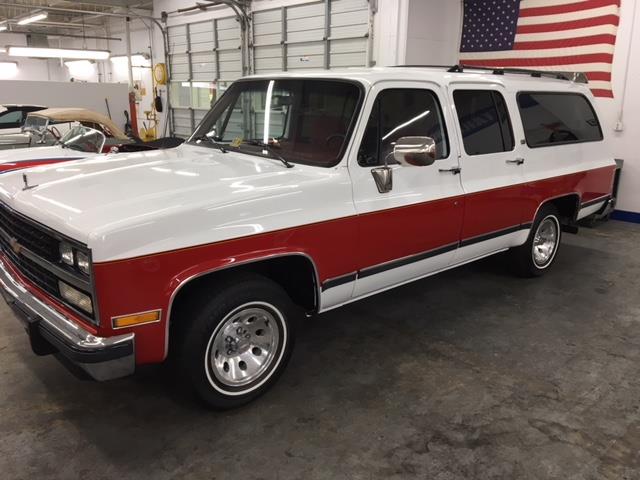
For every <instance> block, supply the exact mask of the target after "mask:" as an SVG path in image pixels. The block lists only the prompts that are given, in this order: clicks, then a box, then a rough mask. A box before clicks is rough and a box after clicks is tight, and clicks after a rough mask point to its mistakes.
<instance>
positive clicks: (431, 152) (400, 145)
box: [393, 137, 438, 167]
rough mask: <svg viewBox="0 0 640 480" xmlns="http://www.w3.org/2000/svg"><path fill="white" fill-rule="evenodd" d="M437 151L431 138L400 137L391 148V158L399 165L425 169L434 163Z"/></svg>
mask: <svg viewBox="0 0 640 480" xmlns="http://www.w3.org/2000/svg"><path fill="white" fill-rule="evenodd" d="M437 150H438V149H437V147H436V141H435V140H434V139H433V138H431V137H401V138H399V139H398V140H397V141H396V145H395V147H394V148H393V158H394V159H395V160H396V162H398V163H399V164H400V165H410V166H414V167H427V166H429V165H432V164H433V162H435V161H436V158H437V156H438V155H437V153H438V152H437Z"/></svg>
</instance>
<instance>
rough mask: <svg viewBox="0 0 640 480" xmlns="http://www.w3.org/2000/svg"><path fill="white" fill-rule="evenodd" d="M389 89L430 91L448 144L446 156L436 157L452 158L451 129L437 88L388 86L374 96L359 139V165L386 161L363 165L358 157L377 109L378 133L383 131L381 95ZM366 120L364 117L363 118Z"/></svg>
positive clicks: (368, 166)
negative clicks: (370, 121)
mask: <svg viewBox="0 0 640 480" xmlns="http://www.w3.org/2000/svg"><path fill="white" fill-rule="evenodd" d="M389 90H419V91H424V92H427V93H430V94H431V95H432V97H433V98H434V100H435V104H436V107H437V109H438V113H439V118H440V121H441V123H442V139H443V141H444V143H445V145H446V146H447V156H446V157H441V158H438V159H436V160H435V161H436V162H439V161H440V160H447V159H449V158H451V141H450V139H449V130H448V128H447V118H446V116H445V112H444V110H443V109H442V102H441V101H440V96H439V95H438V92H436V91H435V90H433V89H431V88H420V87H417V86H416V87H396V86H393V87H386V88H383V89H381V90H380V91H379V92H378V93H377V94H376V98H374V100H373V105H372V106H371V110H370V111H369V114H368V116H367V118H366V120H365V123H364V130H363V131H362V135H361V137H360V139H359V142H358V148H357V150H356V155H355V156H356V163H357V164H358V166H359V167H361V168H369V169H371V168H377V167H380V166H382V165H384V162H382V163H378V164H377V165H362V164H361V163H360V160H359V159H358V153H359V152H360V147H361V146H362V142H363V141H364V137H365V135H366V133H367V127H368V125H369V120H370V119H371V115H372V114H373V113H374V111H376V110H377V114H378V133H380V131H381V124H380V122H381V116H380V97H381V96H382V95H383V94H384V93H385V92H387V91H389ZM363 120H364V119H363ZM381 140H382V139H381V138H379V139H378V142H377V144H376V154H377V156H378V162H380V151H381V148H380V147H381V143H382V142H381Z"/></svg>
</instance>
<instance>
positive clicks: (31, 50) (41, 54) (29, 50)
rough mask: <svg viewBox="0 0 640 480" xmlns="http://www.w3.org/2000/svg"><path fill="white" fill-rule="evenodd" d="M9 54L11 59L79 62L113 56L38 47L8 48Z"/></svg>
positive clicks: (100, 52)
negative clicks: (65, 59)
mask: <svg viewBox="0 0 640 480" xmlns="http://www.w3.org/2000/svg"><path fill="white" fill-rule="evenodd" d="M7 53H8V54H9V56H11V57H35V58H69V59H79V60H106V59H108V58H109V55H111V53H110V52H109V51H108V50H82V49H74V48H38V47H7Z"/></svg>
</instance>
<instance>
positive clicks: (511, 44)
mask: <svg viewBox="0 0 640 480" xmlns="http://www.w3.org/2000/svg"><path fill="white" fill-rule="evenodd" d="M619 19H620V0H464V20H463V29H462V42H461V46H460V63H462V64H465V65H473V66H484V67H515V68H529V69H534V70H559V71H565V72H584V73H586V74H587V78H588V79H589V86H590V87H591V90H592V91H593V94H594V95H595V96H597V97H609V98H612V97H613V91H612V90H611V66H612V63H613V50H614V47H615V43H616V33H617V29H618V22H619Z"/></svg>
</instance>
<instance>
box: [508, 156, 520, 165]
mask: <svg viewBox="0 0 640 480" xmlns="http://www.w3.org/2000/svg"><path fill="white" fill-rule="evenodd" d="M507 163H509V164H511V165H522V164H523V163H524V158H516V159H515V160H507Z"/></svg>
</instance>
